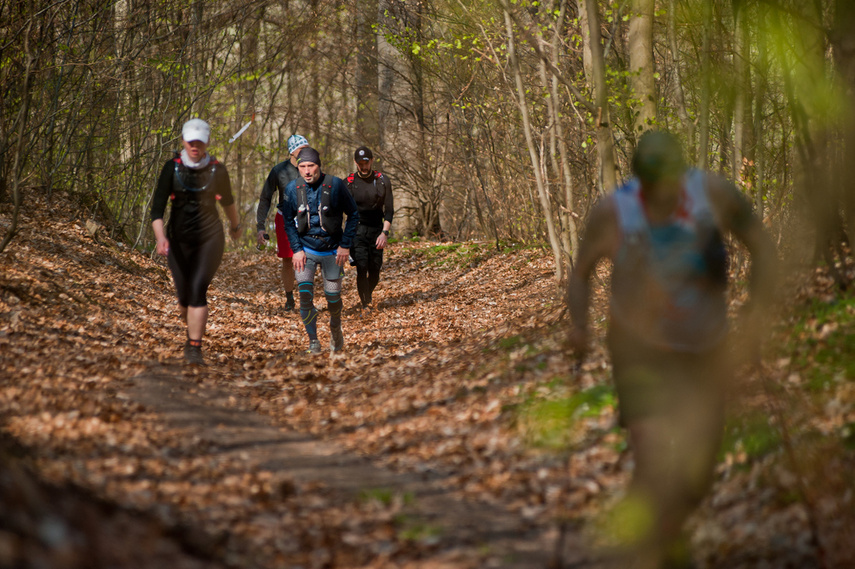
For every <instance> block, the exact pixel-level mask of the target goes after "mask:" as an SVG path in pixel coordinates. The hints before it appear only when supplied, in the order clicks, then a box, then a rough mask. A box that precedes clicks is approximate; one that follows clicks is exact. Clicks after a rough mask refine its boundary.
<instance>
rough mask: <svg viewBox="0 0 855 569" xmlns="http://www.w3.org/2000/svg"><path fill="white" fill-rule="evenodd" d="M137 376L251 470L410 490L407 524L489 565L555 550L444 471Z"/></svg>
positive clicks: (218, 450) (167, 380) (194, 429)
mask: <svg viewBox="0 0 855 569" xmlns="http://www.w3.org/2000/svg"><path fill="white" fill-rule="evenodd" d="M133 382H134V387H133V389H131V391H130V393H131V396H132V398H133V399H134V400H136V401H138V402H140V403H141V404H142V405H143V406H145V408H146V409H148V410H150V411H152V412H155V413H157V414H158V415H160V416H161V417H162V418H163V419H164V420H165V422H166V423H167V424H168V425H169V426H171V427H174V428H178V429H181V430H182V432H183V433H184V435H185V436H187V437H190V438H192V439H193V440H197V441H199V442H200V443H201V444H202V445H203V446H204V448H206V449H207V453H208V456H209V457H214V456H216V457H217V458H218V459H220V460H224V461H226V462H230V461H232V460H235V461H240V462H241V463H242V464H243V468H244V469H245V471H247V472H254V471H263V472H270V473H272V474H273V475H274V476H283V475H284V476H286V477H287V478H288V479H290V480H293V481H294V482H296V483H297V484H300V485H311V484H320V485H322V486H323V487H324V489H325V491H326V492H329V493H330V494H331V495H332V496H334V497H335V499H337V500H342V501H354V500H358V499H360V496H364V495H366V494H370V493H371V492H382V493H392V494H394V495H397V496H407V497H408V498H407V499H408V504H406V505H405V507H404V508H402V510H401V512H400V514H401V515H403V516H406V517H407V518H408V522H407V523H409V524H411V525H414V524H415V525H418V526H421V527H424V528H433V529H434V530H435V531H437V532H440V533H441V535H440V534H437V535H434V536H429V535H426V536H425V538H427V539H429V540H430V541H435V542H436V543H437V544H438V543H439V541H440V540H441V542H442V548H444V549H455V550H458V551H464V550H466V549H478V550H481V551H488V552H489V555H483V554H482V555H480V556H479V557H480V563H482V565H481V566H483V567H506V568H520V569H523V568H540V567H547V566H548V564H549V562H550V559H551V558H552V557H553V555H554V554H555V548H556V544H557V541H556V540H557V532H555V531H552V530H550V529H549V528H547V529H546V531H544V528H538V527H537V526H536V525H533V524H529V523H525V522H524V520H523V519H522V518H521V517H519V516H518V515H514V514H513V513H512V512H509V511H508V510H507V509H505V508H502V507H498V506H495V505H490V504H485V503H479V502H475V501H463V500H460V499H457V498H455V497H454V496H453V495H452V493H451V491H450V490H449V488H448V487H447V485H445V484H443V481H444V480H443V478H444V477H441V476H438V475H427V476H426V475H417V474H412V473H397V472H393V471H391V470H389V469H385V468H379V467H377V466H376V465H374V464H372V461H371V460H370V458H368V457H364V456H357V455H355V454H353V453H351V452H349V451H347V450H346V449H345V448H343V447H342V446H341V445H337V444H335V443H332V442H327V441H321V440H318V439H316V438H315V437H312V436H310V435H306V434H304V433H298V432H294V431H287V430H283V429H282V428H280V427H279V426H277V425H275V424H273V423H272V422H271V421H270V420H269V419H267V418H266V417H264V416H263V415H260V414H258V413H256V412H253V411H251V410H245V409H239V408H235V407H234V406H232V405H229V397H230V394H229V393H228V392H225V391H217V390H215V389H211V388H207V389H199V388H198V387H197V384H196V383H195V382H192V381H189V382H188V381H186V380H184V379H183V378H182V376H181V375H180V374H175V373H170V372H169V370H168V369H163V370H162V372H161V373H147V374H144V375H140V376H136V377H134V378H133ZM552 529H553V530H554V528H552ZM574 545H575V546H576V547H575V548H574V547H573V546H574ZM565 546H566V547H568V552H565V553H564V554H563V555H562V557H563V558H565V559H568V560H569V559H571V558H575V559H577V560H579V559H580V556H581V559H582V560H584V549H583V548H580V547H578V536H577V537H576V539H575V540H574V539H566V541H565ZM574 549H575V553H574V552H573V550H574ZM586 566H588V565H586ZM590 566H593V565H590Z"/></svg>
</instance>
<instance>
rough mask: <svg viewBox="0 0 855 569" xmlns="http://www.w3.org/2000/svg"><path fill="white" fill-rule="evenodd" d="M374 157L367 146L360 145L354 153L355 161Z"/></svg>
mask: <svg viewBox="0 0 855 569" xmlns="http://www.w3.org/2000/svg"><path fill="white" fill-rule="evenodd" d="M372 158H374V154H372V153H371V149H370V148H368V147H367V146H360V147H359V148H357V149H356V152H354V153H353V160H354V161H355V162H360V161H362V160H371V159H372Z"/></svg>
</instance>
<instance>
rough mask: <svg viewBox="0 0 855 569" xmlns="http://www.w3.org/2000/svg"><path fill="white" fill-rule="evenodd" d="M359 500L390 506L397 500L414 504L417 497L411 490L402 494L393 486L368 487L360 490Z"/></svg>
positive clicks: (405, 503)
mask: <svg viewBox="0 0 855 569" xmlns="http://www.w3.org/2000/svg"><path fill="white" fill-rule="evenodd" d="M359 501H360V502H362V503H369V502H376V503H378V504H381V505H382V506H384V507H389V506H391V505H393V503H395V502H396V501H398V502H400V503H401V504H403V505H412V504H413V503H414V502H415V497H414V496H413V494H412V493H411V492H405V493H403V494H401V493H400V492H398V491H396V490H395V489H393V488H366V489H363V490H360V491H359Z"/></svg>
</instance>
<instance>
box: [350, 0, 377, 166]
mask: <svg viewBox="0 0 855 569" xmlns="http://www.w3.org/2000/svg"><path fill="white" fill-rule="evenodd" d="M377 9H378V1H377V0H364V1H362V2H358V3H357V4H356V38H357V40H356V45H357V53H356V62H357V63H356V138H357V139H358V140H359V141H360V142H361V144H365V145H367V146H368V147H370V148H372V149H373V150H374V151H377V150H379V147H380V119H379V115H378V110H379V101H380V91H379V84H378V62H377V32H376V31H375V28H376V26H377Z"/></svg>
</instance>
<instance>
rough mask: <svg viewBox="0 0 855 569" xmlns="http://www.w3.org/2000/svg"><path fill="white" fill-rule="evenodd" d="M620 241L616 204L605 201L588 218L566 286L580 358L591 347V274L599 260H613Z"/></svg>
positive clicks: (573, 344) (573, 342)
mask: <svg viewBox="0 0 855 569" xmlns="http://www.w3.org/2000/svg"><path fill="white" fill-rule="evenodd" d="M619 238H620V236H619V233H618V230H617V213H616V212H615V209H614V202H612V200H611V199H604V200H602V201H600V202H599V203H598V204H597V205H596V206H595V207H594V209H593V210H592V211H591V214H590V215H589V216H588V222H587V224H586V227H585V234H584V235H583V237H582V240H581V242H580V244H579V254H578V255H577V259H576V266H575V268H574V270H573V272H572V273H571V274H570V278H569V279H568V282H567V306H568V308H569V309H570V318H571V321H572V324H571V329H570V344H571V347H572V348H573V349H574V350H575V351H576V353H577V354H578V355H579V356H580V357H582V356H584V354H585V352H586V350H587V345H588V308H589V303H590V294H591V291H590V281H591V274H592V273H593V272H594V269H596V267H597V263H598V262H599V261H600V259H603V258H612V257H613V256H614V254H615V252H616V251H617V246H618V241H619Z"/></svg>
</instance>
